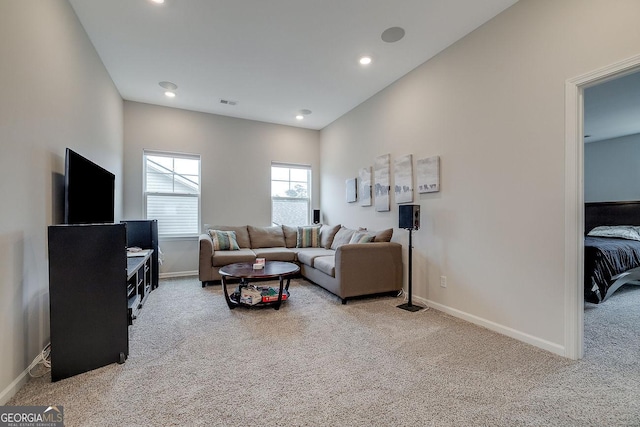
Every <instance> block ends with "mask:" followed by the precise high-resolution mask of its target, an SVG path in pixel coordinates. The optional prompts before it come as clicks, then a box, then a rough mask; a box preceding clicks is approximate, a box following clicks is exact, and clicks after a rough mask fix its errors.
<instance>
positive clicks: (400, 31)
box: [381, 27, 404, 43]
mask: <svg viewBox="0 0 640 427" xmlns="http://www.w3.org/2000/svg"><path fill="white" fill-rule="evenodd" d="M403 37H404V28H400V27H391V28H387V29H386V30H384V31H383V32H382V35H381V38H382V41H384V42H387V43H395V42H397V41H398V40H400V39H402V38H403Z"/></svg>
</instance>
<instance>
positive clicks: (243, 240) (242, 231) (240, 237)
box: [204, 224, 251, 249]
mask: <svg viewBox="0 0 640 427" xmlns="http://www.w3.org/2000/svg"><path fill="white" fill-rule="evenodd" d="M204 226H205V228H206V229H207V230H222V231H235V232H236V242H238V246H240V249H242V248H250V247H251V240H250V239H249V231H248V230H247V226H246V225H242V226H239V227H233V226H229V225H209V224H205V225H204Z"/></svg>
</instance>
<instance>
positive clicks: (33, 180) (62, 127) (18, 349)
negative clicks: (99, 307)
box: [0, 0, 123, 404]
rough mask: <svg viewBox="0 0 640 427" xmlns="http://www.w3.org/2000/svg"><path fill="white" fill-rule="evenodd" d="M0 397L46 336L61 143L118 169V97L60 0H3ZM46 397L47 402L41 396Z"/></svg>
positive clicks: (13, 387)
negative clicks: (50, 241) (49, 234)
mask: <svg viewBox="0 0 640 427" xmlns="http://www.w3.org/2000/svg"><path fill="white" fill-rule="evenodd" d="M0 58H2V60H0V80H1V81H2V82H3V85H2V97H0V171H1V173H2V179H1V180H0V199H1V200H3V202H2V209H1V210H0V318H1V319H2V321H1V323H0V404H5V403H6V402H7V400H8V399H9V398H10V397H11V396H12V395H13V394H14V393H15V392H16V391H17V389H18V388H19V387H20V386H21V384H22V383H23V382H24V381H25V380H26V379H27V377H28V375H27V373H26V369H27V367H28V366H29V365H30V364H31V362H32V361H33V360H34V358H35V357H36V355H38V354H39V353H40V351H41V350H42V348H43V347H44V346H45V345H46V344H47V342H48V341H49V269H48V260H47V258H48V255H47V227H48V226H49V225H51V224H56V223H60V222H61V221H62V219H63V216H62V215H63V203H64V198H63V196H64V193H63V176H64V175H63V174H64V156H65V148H66V147H70V148H72V149H74V150H76V151H78V152H79V153H81V154H83V155H85V156H87V157H89V158H90V159H92V160H94V161H95V162H97V163H99V164H100V165H102V166H103V167H105V168H106V169H109V170H110V171H111V172H113V173H114V174H115V175H116V182H117V184H116V185H117V188H116V193H117V200H116V217H117V218H119V217H120V216H121V214H122V150H123V142H122V140H123V139H122V98H121V97H120V95H119V94H118V92H117V90H116V88H115V86H114V84H113V82H112V81H111V78H110V77H109V75H108V74H107V72H106V70H105V68H104V66H103V64H102V62H101V60H100V58H99V57H98V55H97V53H96V51H95V50H94V48H93V45H92V44H91V42H90V41H89V38H88V37H87V35H86V33H85V32H84V29H83V28H82V26H81V24H80V22H79V21H78V19H77V18H76V15H75V13H74V12H73V9H72V8H71V6H70V5H69V4H68V3H67V1H66V0H48V1H1V2H0ZM42 403H46V402H42Z"/></svg>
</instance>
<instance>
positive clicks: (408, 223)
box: [398, 205, 420, 230]
mask: <svg viewBox="0 0 640 427" xmlns="http://www.w3.org/2000/svg"><path fill="white" fill-rule="evenodd" d="M399 217H400V220H399V221H398V223H399V225H398V228H404V229H407V230H418V229H419V228H420V205H400V207H399Z"/></svg>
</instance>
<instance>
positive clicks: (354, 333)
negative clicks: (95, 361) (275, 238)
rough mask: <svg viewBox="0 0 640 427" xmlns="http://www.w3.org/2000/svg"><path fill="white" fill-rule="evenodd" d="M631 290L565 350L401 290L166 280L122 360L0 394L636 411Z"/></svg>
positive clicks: (226, 406)
mask: <svg viewBox="0 0 640 427" xmlns="http://www.w3.org/2000/svg"><path fill="white" fill-rule="evenodd" d="M634 290H635V291H637V292H633V291H634ZM634 290H631V291H626V290H625V292H622V293H621V294H620V296H621V297H622V296H623V297H625V298H627V297H628V298H627V299H630V300H631V299H633V298H635V303H634V304H635V306H634V307H631V308H629V307H627V308H626V310H629V311H632V312H635V316H636V317H635V319H636V322H635V324H633V325H629V324H628V323H625V324H624V326H623V329H625V331H617V332H615V334H614V333H609V332H605V331H604V330H602V331H600V332H594V331H595V330H596V329H597V328H604V329H611V328H610V327H609V326H604V325H606V324H608V323H607V321H606V320H598V321H594V320H593V319H596V318H598V316H600V317H602V316H604V315H608V316H611V313H609V314H607V313H605V311H606V309H605V310H603V309H602V308H603V307H605V305H606V304H607V303H609V302H614V301H615V298H611V299H610V300H609V301H607V303H605V305H602V306H598V307H587V309H586V317H587V328H586V329H587V357H586V358H585V359H584V360H582V361H579V362H573V361H569V360H567V359H564V358H561V357H559V356H555V355H553V354H550V353H547V352H545V351H543V350H539V349H537V348H534V347H531V346H529V345H526V344H523V343H521V342H518V341H515V340H512V339H510V338H507V337H505V336H502V335H499V334H496V333H493V332H491V331H488V330H486V329H483V328H480V327H477V326H474V325H471V324H469V323H466V322H464V321H461V320H458V319H455V318H452V317H450V316H447V315H444V314H442V313H440V312H438V311H435V310H428V311H421V312H418V313H409V312H406V311H403V310H400V309H398V308H396V305H397V304H399V303H400V302H402V301H401V299H398V298H392V297H383V298H375V299H362V300H356V301H351V302H349V304H348V305H346V306H345V305H341V304H340V301H339V299H338V298H336V297H334V296H332V295H331V294H329V293H327V292H326V291H324V290H322V289H321V288H319V287H317V286H315V285H312V284H310V283H308V282H306V281H304V280H297V281H292V285H291V299H290V300H289V301H287V302H286V303H284V305H283V307H282V308H281V309H280V311H275V310H273V309H251V310H247V309H236V310H233V311H231V310H229V309H228V308H227V307H226V305H225V302H224V299H223V297H222V294H221V291H220V286H219V285H218V286H213V287H211V286H210V287H207V288H206V289H203V288H201V286H200V283H199V282H198V281H197V280H196V279H195V278H188V279H177V280H170V281H168V280H164V281H161V284H160V287H159V288H158V289H157V290H155V291H154V292H153V293H152V294H151V295H150V297H149V300H148V303H147V305H146V306H145V307H144V309H143V310H142V311H141V312H140V316H139V317H138V319H137V320H136V323H135V325H134V326H133V327H131V328H130V343H131V345H130V348H131V354H130V355H129V359H128V360H127V362H126V363H125V364H123V365H117V364H114V365H109V366H107V367H104V368H101V369H98V370H95V371H92V372H89V373H86V374H82V375H78V376H75V377H72V378H69V379H66V380H63V381H59V382H57V383H51V382H50V379H49V376H45V377H43V378H41V379H33V380H31V381H30V382H29V383H28V384H27V385H26V386H25V387H23V389H22V390H20V391H19V392H18V394H17V395H16V396H15V397H14V398H13V399H12V400H11V401H10V402H9V405H53V404H58V405H64V411H65V420H66V425H67V426H169V425H177V426H200V425H201V426H415V425H418V426H638V425H640V397H639V396H640V395H639V393H638V392H639V391H640V363H639V360H640V352H639V348H638V342H639V341H640V340H638V337H639V333H638V332H637V330H638V329H640V327H639V326H638V325H640V323H638V321H640V320H639V318H640V288H638V289H634ZM614 297H615V296H614ZM632 297H633V298H632ZM613 305H614V304H610V305H609V306H613ZM605 308H606V307H605ZM602 313H604V315H603V314H602ZM590 322H592V323H593V324H594V325H591V324H590ZM598 322H600V323H602V324H603V325H601V326H598V325H599V323H598ZM625 322H627V321H625ZM592 326H593V327H592ZM614 328H618V326H614ZM610 335H615V337H616V338H615V339H616V340H618V341H619V340H629V339H630V340H635V341H634V342H633V343H632V344H630V345H628V343H620V342H618V344H619V346H618V347H615V346H614V347H612V346H610V343H607V339H608V337H609V336H610ZM603 343H604V344H603ZM599 346H600V347H601V348H598V347H599ZM616 348H617V349H616ZM620 348H625V349H626V350H625V351H622V350H620Z"/></svg>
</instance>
